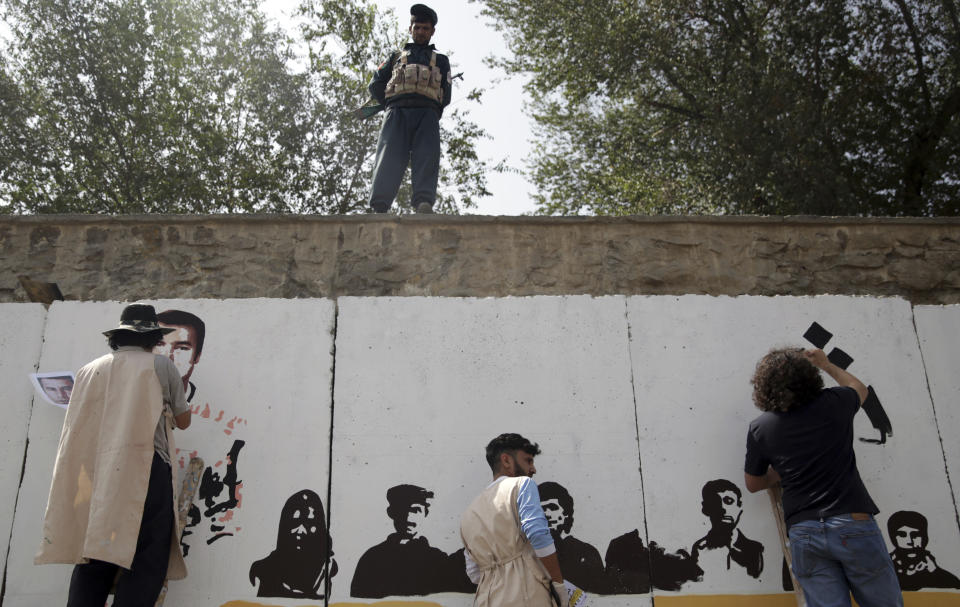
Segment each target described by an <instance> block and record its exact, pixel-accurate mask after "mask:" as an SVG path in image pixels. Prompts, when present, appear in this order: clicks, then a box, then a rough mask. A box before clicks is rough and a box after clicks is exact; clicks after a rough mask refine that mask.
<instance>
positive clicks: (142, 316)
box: [103, 304, 176, 337]
mask: <svg viewBox="0 0 960 607" xmlns="http://www.w3.org/2000/svg"><path fill="white" fill-rule="evenodd" d="M175 330H176V329H174V328H173V327H161V326H160V324H159V323H158V322H157V312H156V310H154V309H153V306H151V305H148V304H130V305H129V306H127V307H126V308H124V309H123V312H121V313H120V324H119V325H117V326H116V327H114V328H113V329H110V330H109V331H104V332H103V334H104V335H106V336H107V337H110V336H111V335H113V334H114V333H116V332H117V331H133V332H135V333H150V332H151V331H160V332H161V333H164V334H166V333H170V332H172V331H175Z"/></svg>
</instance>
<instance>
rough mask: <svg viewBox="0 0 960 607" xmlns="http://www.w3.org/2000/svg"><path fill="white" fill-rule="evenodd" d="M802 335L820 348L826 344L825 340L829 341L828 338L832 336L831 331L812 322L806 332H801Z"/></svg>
mask: <svg viewBox="0 0 960 607" xmlns="http://www.w3.org/2000/svg"><path fill="white" fill-rule="evenodd" d="M803 337H804V339H806V340H807V341H809V342H810V343H812V344H813V345H814V346H816V347H817V348H820V349H821V350H822V349H823V347H824V346H826V345H827V342H828V341H830V338H831V337H833V333H831V332H830V331H827V330H826V329H824V328H823V327H821V326H820V324H819V323H816V322H814V323H812V324H811V325H810V328H809V329H807V332H806V333H804V334H803Z"/></svg>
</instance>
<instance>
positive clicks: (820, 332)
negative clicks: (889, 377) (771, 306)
mask: <svg viewBox="0 0 960 607" xmlns="http://www.w3.org/2000/svg"><path fill="white" fill-rule="evenodd" d="M803 337H804V338H805V339H806V340H807V341H809V342H810V343H811V344H813V345H814V346H816V347H818V348H823V347H824V346H825V345H827V342H828V341H830V338H831V337H833V334H832V333H830V332H829V331H827V330H826V329H824V328H823V327H822V326H821V325H820V324H819V323H817V322H813V323H811V324H810V327H809V328H808V329H807V331H806V332H805V333H804V334H803ZM827 358H828V359H829V360H830V362H832V363H833V364H835V365H837V366H838V367H840V368H841V369H844V370H846V369H847V367H849V366H850V365H851V364H853V358H852V357H851V356H850V355H849V354H847V353H846V352H844V351H843V350H841V349H840V348H834V349H833V350H832V351H831V352H830V354H829V355H827ZM861 407H862V408H863V412H864V413H866V415H867V419H869V420H870V423H871V424H872V425H873V427H874V428H875V429H877V430H878V431H879V432H880V438H879V439H876V438H863V437H861V438H860V440H861V441H862V442H864V443H872V444H875V445H883V444H885V443H886V442H887V437H888V436H893V423H892V422H891V421H890V417H889V416H887V412H886V411H884V409H883V405H881V404H880V399H879V398H877V393H876V392H874V390H873V386H867V399H866V400H865V401H863V403H862V404H861Z"/></svg>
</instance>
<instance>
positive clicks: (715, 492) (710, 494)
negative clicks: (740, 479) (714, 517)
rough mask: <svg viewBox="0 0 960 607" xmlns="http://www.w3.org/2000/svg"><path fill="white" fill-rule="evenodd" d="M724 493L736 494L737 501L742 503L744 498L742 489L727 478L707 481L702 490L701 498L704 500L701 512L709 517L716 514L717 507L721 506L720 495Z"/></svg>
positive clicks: (701, 504) (701, 503)
mask: <svg viewBox="0 0 960 607" xmlns="http://www.w3.org/2000/svg"><path fill="white" fill-rule="evenodd" d="M724 491H733V492H734V493H736V494H737V501H740V499H741V498H742V497H743V494H741V493H740V487H737V486H736V485H735V484H734V483H733V482H732V481H728V480H727V479H725V478H718V479H717V480H713V481H707V482H706V483H704V485H703V489H701V490H700V497H701V498H702V501H701V502H700V511H701V512H703V513H704V514H706V515H707V516H710V513H711V512H715V511H716V507H717V506H718V505H720V494H721V493H723V492H724Z"/></svg>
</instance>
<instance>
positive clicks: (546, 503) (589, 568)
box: [538, 481, 607, 594]
mask: <svg viewBox="0 0 960 607" xmlns="http://www.w3.org/2000/svg"><path fill="white" fill-rule="evenodd" d="M538 489H539V491H540V507H541V508H543V513H544V515H546V517H547V524H548V525H550V534H551V535H553V543H554V545H555V546H556V548H557V558H559V559H560V570H561V571H563V578H564V579H565V580H568V581H569V582H570V583H571V584H573V585H575V586H577V587H578V588H582V589H584V590H586V591H587V592H592V593H594V594H600V593H606V592H607V584H606V578H605V574H604V569H603V559H601V558H600V553H599V552H598V551H597V549H596V548H594V547H593V546H591V545H590V544H588V543H586V542H584V541H581V540H579V539H577V538H575V537H574V536H573V535H572V534H571V531H572V530H573V497H571V496H570V493H569V492H568V491H567V489H566V488H565V487H564V486H563V485H561V484H559V483H554V482H552V481H548V482H546V483H542V484H540V485H539V487H538Z"/></svg>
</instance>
